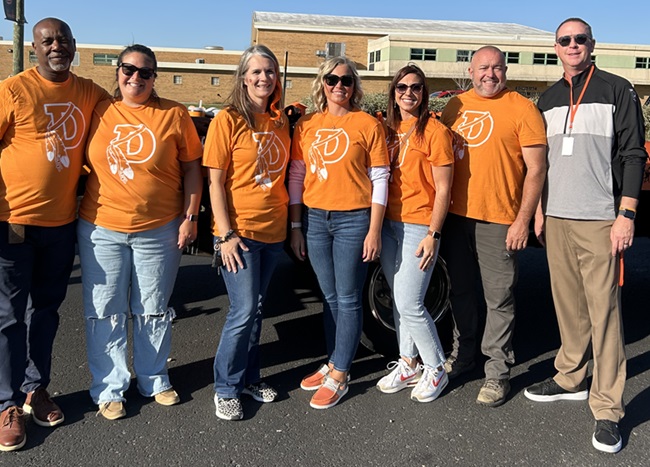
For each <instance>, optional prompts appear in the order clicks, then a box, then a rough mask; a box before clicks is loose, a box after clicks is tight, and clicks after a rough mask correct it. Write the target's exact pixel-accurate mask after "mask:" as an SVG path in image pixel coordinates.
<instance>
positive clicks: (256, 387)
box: [203, 45, 291, 420]
mask: <svg viewBox="0 0 650 467" xmlns="http://www.w3.org/2000/svg"><path fill="white" fill-rule="evenodd" d="M234 81H235V86H234V88H233V90H232V92H231V94H230V97H229V102H230V104H229V105H228V106H227V107H226V108H225V109H224V110H222V111H221V112H219V113H218V114H217V116H216V117H215V118H214V119H213V120H212V122H211V123H210V127H209V129H208V134H207V136H206V141H205V154H204V157H203V165H205V166H206V167H208V168H209V180H210V200H211V203H212V213H213V216H214V226H213V231H214V236H215V250H216V254H215V257H216V259H217V260H218V261H220V262H221V263H222V266H220V271H221V273H222V274H223V280H224V282H225V284H226V289H227V290H228V298H229V299H230V309H229V310H228V314H227V315H226V322H225V324H224V326H223V330H222V332H221V340H220V342H219V347H218V348H217V354H216V356H215V359H214V391H215V395H214V402H215V405H216V414H217V416H218V417H219V418H221V419H224V420H240V419H242V418H243V416H244V412H243V408H242V404H241V402H240V395H241V394H246V395H248V396H250V397H252V398H253V399H255V400H256V401H258V402H273V401H274V400H275V398H276V397H277V395H278V393H277V392H276V390H275V389H273V388H272V387H271V386H269V385H268V384H267V383H265V382H264V381H262V377H261V375H260V356H259V340H260V333H261V329H262V304H263V302H264V300H265V298H266V291H267V287H268V285H269V282H270V280H271V275H272V274H273V270H274V269H275V266H276V265H277V263H278V260H279V257H280V254H281V253H282V249H283V244H284V240H285V238H286V235H287V204H288V200H289V196H288V195H287V190H286V187H285V184H284V179H285V172H286V167H287V164H288V162H289V148H290V144H291V141H290V139H289V125H288V121H287V119H286V117H285V116H284V114H283V112H282V86H281V84H280V66H279V64H278V60H277V58H276V57H275V55H274V54H273V52H271V51H270V50H269V49H268V48H267V47H265V46H263V45H254V46H252V47H250V48H248V49H247V50H246V51H245V52H244V53H243V55H242V56H241V59H240V61H239V66H238V67H237V70H236V71H235V76H234Z"/></svg>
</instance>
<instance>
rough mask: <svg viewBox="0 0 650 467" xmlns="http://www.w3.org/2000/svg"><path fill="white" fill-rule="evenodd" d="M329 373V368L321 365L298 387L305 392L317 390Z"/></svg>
mask: <svg viewBox="0 0 650 467" xmlns="http://www.w3.org/2000/svg"><path fill="white" fill-rule="evenodd" d="M329 372H330V367H329V366H327V365H326V364H323V365H322V366H321V367H320V368H319V369H318V370H316V371H314V372H313V373H309V374H308V375H307V376H305V377H304V378H303V379H302V381H301V382H300V387H301V388H302V389H304V390H305V391H315V390H317V389H319V388H320V387H321V386H322V385H323V382H324V381H325V377H326V376H327V375H328V374H329Z"/></svg>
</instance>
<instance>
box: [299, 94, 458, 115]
mask: <svg viewBox="0 0 650 467" xmlns="http://www.w3.org/2000/svg"><path fill="white" fill-rule="evenodd" d="M449 99H451V97H443V98H441V99H438V98H434V99H429V110H431V111H433V112H442V109H444V108H445V105H447V102H449ZM300 102H301V103H302V104H304V105H305V106H307V112H313V111H314V110H316V109H315V108H314V104H313V101H312V99H311V96H308V97H305V98H304V99H302V100H301V101H300ZM387 107H388V94H387V93H385V92H375V93H370V94H366V95H364V96H363V100H362V101H361V110H363V111H364V112H368V113H369V114H371V115H375V114H376V113H377V112H385V111H386V108H387Z"/></svg>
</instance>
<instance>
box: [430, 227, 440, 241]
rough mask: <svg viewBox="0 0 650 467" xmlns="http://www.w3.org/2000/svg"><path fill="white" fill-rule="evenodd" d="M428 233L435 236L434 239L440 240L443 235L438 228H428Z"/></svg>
mask: <svg viewBox="0 0 650 467" xmlns="http://www.w3.org/2000/svg"><path fill="white" fill-rule="evenodd" d="M427 235H431V236H432V237H433V238H434V240H440V237H441V236H442V235H441V234H440V232H438V231H437V230H431V229H429V230H427Z"/></svg>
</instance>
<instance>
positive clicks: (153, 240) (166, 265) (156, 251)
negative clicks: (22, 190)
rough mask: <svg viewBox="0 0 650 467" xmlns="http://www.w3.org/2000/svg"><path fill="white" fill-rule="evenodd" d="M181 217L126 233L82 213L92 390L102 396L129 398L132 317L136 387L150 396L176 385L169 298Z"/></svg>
mask: <svg viewBox="0 0 650 467" xmlns="http://www.w3.org/2000/svg"><path fill="white" fill-rule="evenodd" d="M179 222H180V220H176V219H175V220H173V221H172V222H169V223H168V224H165V225H164V226H162V227H159V228H156V229H151V230H147V231H143V232H136V233H122V232H116V231H112V230H108V229H105V228H103V227H100V226H97V225H94V224H91V223H90V222H87V221H84V220H82V219H80V220H79V224H78V228H77V236H78V241H79V258H80V260H81V278H82V284H83V303H84V316H85V321H86V350H87V353H88V368H89V369H90V373H91V375H92V383H91V387H90V396H91V397H92V399H93V401H94V402H95V403H96V404H100V403H103V402H111V401H124V400H125V399H124V392H125V391H126V390H127V389H128V387H129V383H130V380H131V373H130V372H129V365H128V347H127V320H128V319H129V318H131V317H132V318H133V369H134V370H135V374H136V379H137V383H138V390H139V391H140V393H141V394H142V395H143V396H145V397H152V396H154V395H155V394H158V393H160V392H162V391H165V390H167V389H169V388H171V387H172V386H171V384H170V382H169V377H168V375H167V357H168V356H169V352H170V349H171V327H172V326H171V324H172V319H173V318H174V311H173V309H170V308H169V306H168V303H169V297H170V296H171V294H172V290H173V288H174V282H175V281H176V274H177V272H178V267H179V265H180V260H181V255H182V250H179V249H178V246H177V244H176V243H177V241H178V227H179Z"/></svg>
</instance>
